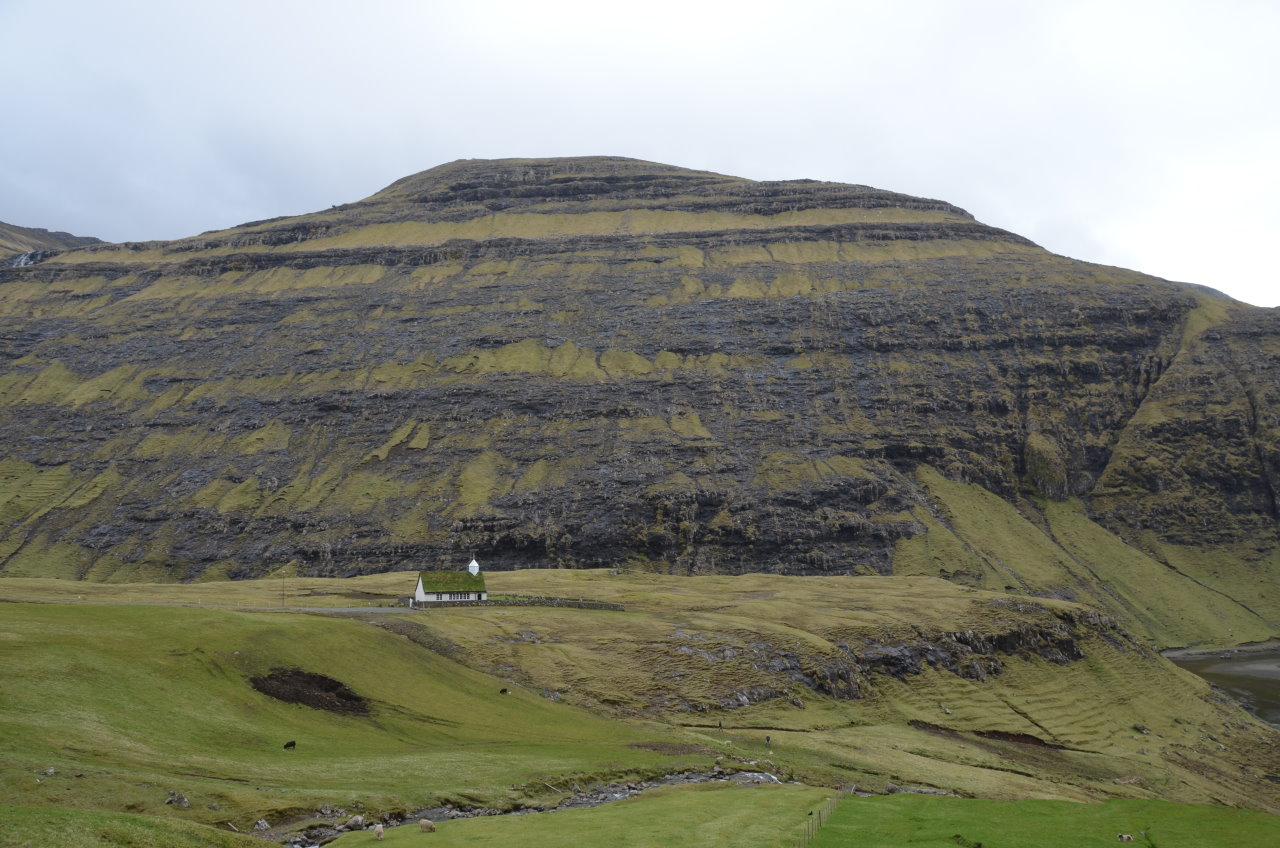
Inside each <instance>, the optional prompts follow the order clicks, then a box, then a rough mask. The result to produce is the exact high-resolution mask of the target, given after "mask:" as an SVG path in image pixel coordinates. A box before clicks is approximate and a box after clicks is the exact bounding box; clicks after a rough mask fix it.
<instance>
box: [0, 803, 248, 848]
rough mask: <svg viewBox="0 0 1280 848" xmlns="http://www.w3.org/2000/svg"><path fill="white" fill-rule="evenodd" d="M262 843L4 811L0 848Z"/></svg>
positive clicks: (125, 816)
mask: <svg viewBox="0 0 1280 848" xmlns="http://www.w3.org/2000/svg"><path fill="white" fill-rule="evenodd" d="M262 844H263V843H262V840H260V839H254V838H253V837H250V836H242V835H238V834H235V833H232V832H231V831H229V830H227V831H219V830H214V829H213V828H210V827H205V826H204V825H199V824H192V823H190V822H184V821H176V820H174V819H162V818H157V817H156V816H143V815H137V814H136V813H105V812H102V811H99V810H69V809H58V808H55V807H3V806H0V848H52V846H58V848H119V846H122V845H125V846H129V848H254V846H257V848H262Z"/></svg>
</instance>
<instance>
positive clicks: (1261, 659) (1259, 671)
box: [1169, 649, 1280, 727]
mask: <svg viewBox="0 0 1280 848" xmlns="http://www.w3.org/2000/svg"><path fill="white" fill-rule="evenodd" d="M1169 659H1170V660H1171V661H1172V662H1173V663H1174V664H1176V665H1177V666H1179V667H1180V668H1185V669H1186V670H1187V671H1190V672H1193V673H1195V674H1198V675H1199V676H1201V677H1203V678H1204V679H1205V680H1207V681H1209V682H1210V683H1212V684H1214V685H1215V686H1219V687H1221V688H1222V689H1223V690H1224V691H1225V692H1227V694H1229V695H1230V696H1231V697H1233V698H1235V699H1236V700H1237V701H1239V702H1240V705H1241V706H1243V707H1244V708H1245V709H1246V710H1248V711H1249V712H1251V713H1253V714H1254V715H1255V716H1257V717H1258V718H1260V719H1262V720H1263V721H1265V722H1267V723H1268V724H1272V725H1275V726H1277V727H1280V649H1272V650H1266V651H1240V652H1234V651H1223V652H1221V653H1218V654H1216V655H1213V656H1198V657H1197V656H1190V657H1176V656H1171V657H1169Z"/></svg>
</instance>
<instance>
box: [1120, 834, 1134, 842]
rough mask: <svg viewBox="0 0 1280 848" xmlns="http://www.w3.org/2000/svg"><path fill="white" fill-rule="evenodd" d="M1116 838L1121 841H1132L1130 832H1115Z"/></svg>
mask: <svg viewBox="0 0 1280 848" xmlns="http://www.w3.org/2000/svg"><path fill="white" fill-rule="evenodd" d="M1116 839H1119V840H1120V841H1121V842H1132V841H1133V834H1131V833H1117V834H1116Z"/></svg>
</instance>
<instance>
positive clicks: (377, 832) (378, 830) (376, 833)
mask: <svg viewBox="0 0 1280 848" xmlns="http://www.w3.org/2000/svg"><path fill="white" fill-rule="evenodd" d="M373 838H374V839H376V840H378V841H379V842H381V841H382V822H378V823H377V824H375V825H374V826H373Z"/></svg>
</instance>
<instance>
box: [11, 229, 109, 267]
mask: <svg viewBox="0 0 1280 848" xmlns="http://www.w3.org/2000/svg"><path fill="white" fill-rule="evenodd" d="M88 244H102V239H98V238H94V237H93V236H73V235H71V233H63V232H54V233H51V232H49V231H48V230H42V229H39V228H34V229H31V228H27V227H17V226H14V225H13V224H6V223H5V222H4V221H0V264H8V263H10V262H14V261H15V259H16V257H19V256H21V255H22V254H25V253H40V254H42V255H41V256H39V257H28V259H29V260H38V259H42V258H45V257H44V255H43V254H52V253H55V252H57V251H59V250H68V249H71V248H76V247H83V246H84V245H88ZM25 261H26V260H24V262H23V264H25Z"/></svg>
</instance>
